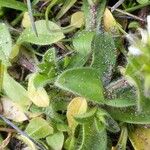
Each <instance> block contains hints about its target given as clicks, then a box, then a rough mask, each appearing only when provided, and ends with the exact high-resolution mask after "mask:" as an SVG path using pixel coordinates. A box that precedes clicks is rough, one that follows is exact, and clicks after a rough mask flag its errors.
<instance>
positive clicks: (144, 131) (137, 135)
mask: <svg viewBox="0 0 150 150" xmlns="http://www.w3.org/2000/svg"><path fill="white" fill-rule="evenodd" d="M129 139H130V141H131V143H132V145H133V147H134V149H135V150H149V148H150V129H149V128H141V127H138V128H136V129H135V130H133V131H130V132H129Z"/></svg>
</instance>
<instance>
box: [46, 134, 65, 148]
mask: <svg viewBox="0 0 150 150" xmlns="http://www.w3.org/2000/svg"><path fill="white" fill-rule="evenodd" d="M46 141H47V144H48V145H49V146H50V147H51V148H52V149H53V150H61V149H62V147H63V143H64V135H63V133H62V132H57V133H55V134H53V135H51V136H48V137H47V138H46Z"/></svg>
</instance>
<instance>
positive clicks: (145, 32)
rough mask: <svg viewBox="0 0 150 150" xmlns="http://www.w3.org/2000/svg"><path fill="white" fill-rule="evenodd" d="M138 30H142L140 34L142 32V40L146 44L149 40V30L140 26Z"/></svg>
mask: <svg viewBox="0 0 150 150" xmlns="http://www.w3.org/2000/svg"><path fill="white" fill-rule="evenodd" d="M138 30H139V31H140V34H141V38H142V39H141V42H142V43H143V44H146V43H147V42H148V32H147V31H146V30H144V29H141V28H139V29H138Z"/></svg>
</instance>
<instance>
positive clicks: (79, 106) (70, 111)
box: [67, 97, 87, 132]
mask: <svg viewBox="0 0 150 150" xmlns="http://www.w3.org/2000/svg"><path fill="white" fill-rule="evenodd" d="M86 110H87V102H86V99H85V98H82V97H76V98H74V99H73V100H72V101H71V102H70V103H69V105H68V107H67V120H68V124H69V127H70V129H71V130H72V132H74V130H75V128H76V126H77V124H78V123H77V122H76V121H75V119H74V116H76V115H79V114H83V113H85V112H86Z"/></svg>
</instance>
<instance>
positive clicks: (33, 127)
mask: <svg viewBox="0 0 150 150" xmlns="http://www.w3.org/2000/svg"><path fill="white" fill-rule="evenodd" d="M25 131H26V133H28V135H29V136H31V137H32V138H34V139H41V138H45V137H46V136H48V135H50V134H52V133H53V128H52V127H51V126H50V125H49V123H48V122H47V121H46V120H44V119H43V118H40V117H37V118H34V119H32V120H30V123H29V124H28V126H27V128H26V130H25Z"/></svg>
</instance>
